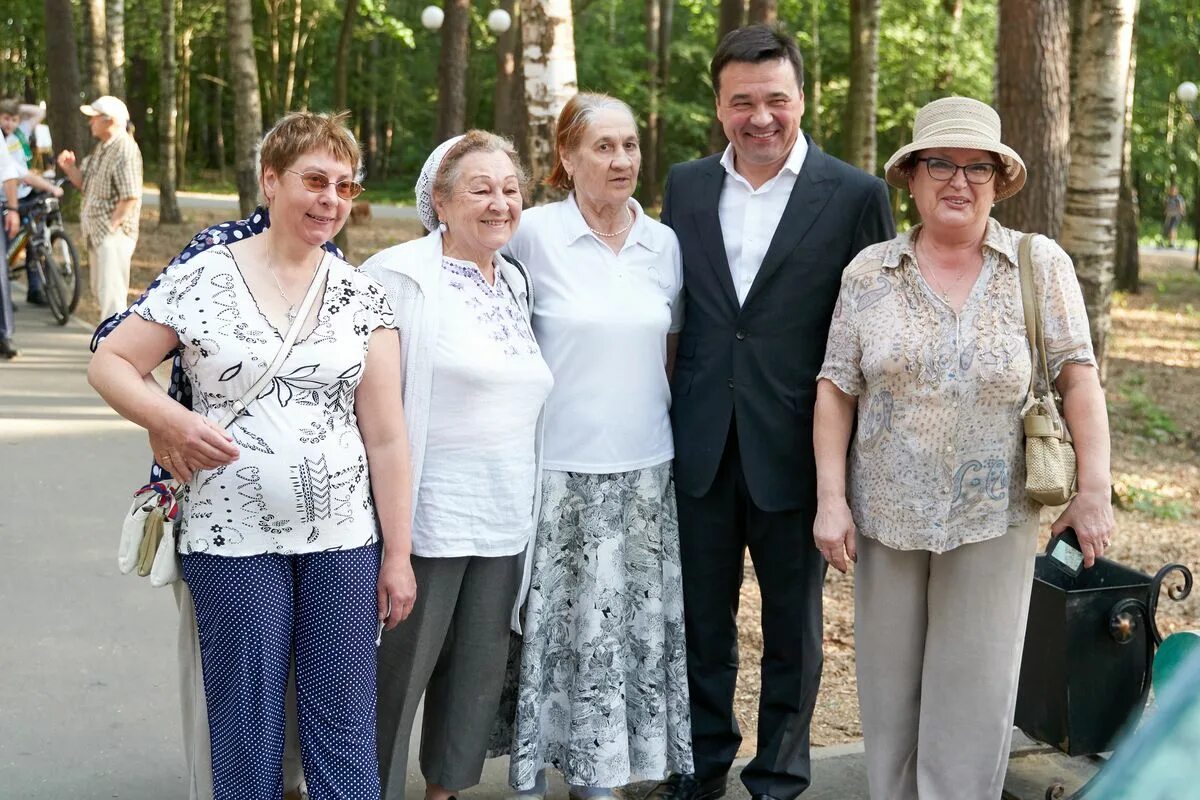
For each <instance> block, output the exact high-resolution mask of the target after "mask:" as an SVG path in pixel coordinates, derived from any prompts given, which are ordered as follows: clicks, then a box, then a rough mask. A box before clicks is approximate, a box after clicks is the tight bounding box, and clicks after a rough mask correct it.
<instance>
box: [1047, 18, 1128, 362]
mask: <svg viewBox="0 0 1200 800" xmlns="http://www.w3.org/2000/svg"><path fill="white" fill-rule="evenodd" d="M1136 14H1137V0H1086V1H1085V4H1084V14H1083V16H1082V17H1081V23H1082V26H1081V29H1080V34H1079V52H1078V53H1077V54H1076V65H1077V84H1076V87H1075V92H1074V96H1075V100H1074V103H1073V105H1072V108H1071V144H1070V148H1071V166H1070V169H1069V171H1068V173H1067V198H1066V211H1065V213H1064V214H1063V224H1062V234H1061V237H1060V242H1061V244H1062V246H1063V247H1064V248H1066V250H1067V252H1068V253H1070V255H1071V258H1072V259H1073V260H1074V262H1075V273H1076V274H1077V275H1078V276H1079V284H1080V286H1081V287H1082V288H1083V299H1084V302H1085V304H1086V306H1087V313H1088V319H1089V321H1090V322H1091V329H1092V345H1093V347H1094V348H1095V351H1096V359H1097V362H1098V363H1099V364H1100V374H1101V377H1103V376H1104V368H1105V356H1106V355H1107V352H1108V332H1109V329H1110V328H1111V323H1112V320H1111V317H1110V312H1111V305H1112V285H1113V270H1114V259H1115V257H1116V246H1117V200H1118V195H1119V192H1120V186H1121V151H1122V147H1123V145H1124V132H1125V105H1126V101H1127V98H1126V92H1127V90H1128V77H1129V63H1130V53H1131V50H1132V44H1133V41H1132V40H1133V20H1134V17H1135V16H1136Z"/></svg>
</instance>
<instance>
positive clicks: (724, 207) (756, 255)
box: [717, 133, 808, 305]
mask: <svg viewBox="0 0 1200 800" xmlns="http://www.w3.org/2000/svg"><path fill="white" fill-rule="evenodd" d="M807 155H808V141H807V140H806V139H805V138H804V134H802V133H801V134H798V135H797V136H796V144H795V145H793V146H792V153H791V155H789V156H788V160H787V161H786V162H785V163H784V165H783V167H782V169H780V170H779V172H778V174H776V175H775V177H773V178H771V179H770V180H769V181H767V182H766V183H764V184H763V185H762V186H759V187H758V188H757V189H755V188H754V187H752V186H751V185H750V181H748V180H746V179H745V178H743V177H742V176H741V174H739V173H738V171H737V169H736V168H735V167H734V154H733V145H732V144H731V145H729V146H727V147H726V148H725V154H724V155H722V156H721V166H723V167H724V168H725V185H724V186H723V187H722V188H721V200H720V202H719V203H718V205H717V213H718V214H719V215H720V219H721V236H722V237H723V238H724V239H725V255H726V257H727V258H728V259H729V272H730V274H732V276H733V288H734V289H735V290H736V291H737V298H738V305H741V304H742V303H745V302H746V295H747V294H749V293H750V286H751V285H752V284H753V283H754V278H755V276H756V275H758V269H759V267H761V266H762V262H763V258H764V257H765V256H766V255H767V248H768V247H770V246H771V239H772V238H773V237H774V236H775V229H776V228H778V227H779V221H780V220H781V219H783V211H784V209H785V208H786V207H787V202H788V198H789V197H791V196H792V187H794V186H795V185H796V177H797V176H798V175H799V174H800V167H801V166H803V165H804V158H805V156H807Z"/></svg>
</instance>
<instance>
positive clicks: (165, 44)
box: [154, 0, 183, 224]
mask: <svg viewBox="0 0 1200 800" xmlns="http://www.w3.org/2000/svg"><path fill="white" fill-rule="evenodd" d="M175 2H176V0H162V6H161V16H160V19H159V34H160V36H159V50H160V51H161V53H160V54H159V55H160V56H161V58H162V61H161V62H160V63H159V67H158V113H156V114H155V115H154V116H155V118H157V120H158V137H159V138H158V141H159V145H158V154H159V155H158V158H159V165H158V167H159V169H158V221H159V223H160V224H161V223H163V222H175V223H178V222H182V221H183V219H182V218H181V217H180V216H179V203H178V201H177V200H176V199H175V155H176V154H175V134H176V127H175V126H176V125H178V124H179V119H178V109H177V107H176V103H175V80H176V77H177V75H176V65H175Z"/></svg>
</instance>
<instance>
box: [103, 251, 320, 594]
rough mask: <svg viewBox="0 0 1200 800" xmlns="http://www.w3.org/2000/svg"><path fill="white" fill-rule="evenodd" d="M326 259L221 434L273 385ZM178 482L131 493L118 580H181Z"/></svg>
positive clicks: (119, 554)
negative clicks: (276, 347)
mask: <svg viewBox="0 0 1200 800" xmlns="http://www.w3.org/2000/svg"><path fill="white" fill-rule="evenodd" d="M328 262H329V254H328V253H323V254H322V256H321V262H320V263H319V264H318V265H317V269H316V271H315V272H314V273H313V280H312V283H310V284H309V286H308V292H307V294H305V295H304V300H303V301H301V303H300V308H299V309H298V310H297V312H296V318H295V319H294V320H293V321H292V324H291V326H290V327H289V328H288V330H287V333H286V334H285V335H284V337H283V343H282V344H281V345H280V346H279V351H278V352H277V353H276V354H275V358H274V360H273V361H272V362H271V365H270V366H269V367H267V371H266V372H264V373H263V374H262V376H261V377H260V378H259V379H258V380H257V381H255V383H254V385H253V386H251V387H250V388H249V389H248V390H246V393H245V394H243V395H242V396H241V397H239V398H238V399H237V400H234V401H233V403H232V404H231V405H230V407H229V410H228V411H226V412H225V415H224V416H223V417H222V418H221V421H220V425H221V427H222V428H228V427H229V426H230V425H232V424H233V423H234V422H236V421H237V419H238V417H240V416H241V415H242V414H243V413H244V412H245V411H246V407H247V406H248V405H250V403H252V402H254V399H255V398H256V397H258V396H259V395H260V394H261V393H262V392H263V390H264V389H266V388H267V385H268V384H270V382H271V381H272V380H274V378H275V375H276V373H278V372H279V368H280V367H282V366H283V362H284V360H285V359H286V358H287V356H288V353H290V352H291V350H292V344H294V343H295V341H296V337H297V336H299V335H300V328H301V327H302V326H303V325H304V322H305V321H306V320H307V319H308V314H309V311H310V310H311V309H312V305H313V303H314V302H315V301H316V297H317V294H318V293H319V292H320V290H321V287H322V286H323V285H324V283H325V275H326V274H327V273H328V272H329V263H328ZM181 488H182V486H181V485H180V484H179V482H178V481H176V480H174V479H172V480H169V481H156V482H154V483H148V484H146V485H145V486H143V487H142V488H140V489H138V490H137V491H136V492H134V495H133V504H132V505H131V506H130V507H129V512H128V513H127V514H126V515H125V519H124V521H123V522H122V524H121V540H120V542H119V543H118V544H117V568H118V569H119V570H120V571H121V574H122V575H128V574H129V573H130V572H133V571H134V570H135V569H136V570H137V574H138V576H139V577H143V578H145V577H147V576H149V578H150V585H151V586H166V585H167V584H169V583H174V582H175V581H177V580H179V556H178V553H177V544H176V541H175V522H176V520H177V519H178V517H179V512H180V507H179V497H178V495H179V490H180V489H181Z"/></svg>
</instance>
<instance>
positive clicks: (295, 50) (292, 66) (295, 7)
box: [283, 0, 304, 111]
mask: <svg viewBox="0 0 1200 800" xmlns="http://www.w3.org/2000/svg"><path fill="white" fill-rule="evenodd" d="M303 22H304V2H303V0H292V38H291V42H290V44H289V45H288V53H287V66H286V67H285V69H284V72H285V74H284V80H283V110H284V111H291V110H292V100H294V99H295V94H296V68H297V65H298V64H299V62H300V29H301V26H302V25H303Z"/></svg>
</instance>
